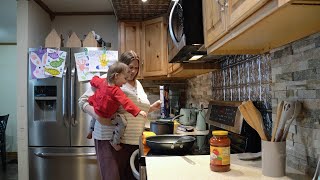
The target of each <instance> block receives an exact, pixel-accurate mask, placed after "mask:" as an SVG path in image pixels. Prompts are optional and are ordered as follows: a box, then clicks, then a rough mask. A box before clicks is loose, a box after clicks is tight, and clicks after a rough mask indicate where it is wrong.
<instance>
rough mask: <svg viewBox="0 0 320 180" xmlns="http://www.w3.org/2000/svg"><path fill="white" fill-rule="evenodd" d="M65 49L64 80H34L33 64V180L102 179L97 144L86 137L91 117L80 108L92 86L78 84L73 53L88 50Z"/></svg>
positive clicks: (30, 88)
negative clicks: (96, 151) (82, 96)
mask: <svg viewBox="0 0 320 180" xmlns="http://www.w3.org/2000/svg"><path fill="white" fill-rule="evenodd" d="M94 49H99V48H89V50H94ZM37 50H41V49H29V52H30V51H37ZM61 50H62V51H66V52H67V58H66V64H65V68H64V70H63V76H62V78H57V77H51V78H44V79H32V73H33V72H32V71H31V66H30V62H29V72H28V128H29V129H28V131H29V137H28V138H29V179H30V180H44V179H45V180H51V179H52V180H56V179H59V180H87V179H100V175H99V170H98V166H97V160H96V154H95V149H94V141H93V139H90V140H89V139H87V138H86V136H87V132H88V128H89V124H90V120H91V117H90V116H89V115H87V114H85V113H83V112H82V111H81V110H80V109H79V107H78V98H79V97H80V96H81V95H82V94H83V93H84V92H85V91H86V90H87V89H88V88H89V87H90V84H89V83H88V82H79V81H78V78H77V70H76V65H75V59H74V55H73V54H74V53H76V52H83V51H84V48H61ZM29 55H30V53H29ZM39 68H41V67H39Z"/></svg>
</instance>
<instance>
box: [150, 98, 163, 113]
mask: <svg viewBox="0 0 320 180" xmlns="http://www.w3.org/2000/svg"><path fill="white" fill-rule="evenodd" d="M160 107H161V101H160V100H158V101H156V102H154V103H153V104H151V105H150V109H149V113H150V112H153V111H156V110H158V109H160Z"/></svg>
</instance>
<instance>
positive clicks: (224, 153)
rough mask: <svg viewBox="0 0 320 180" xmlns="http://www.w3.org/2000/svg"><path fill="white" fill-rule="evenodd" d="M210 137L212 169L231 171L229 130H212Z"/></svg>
mask: <svg viewBox="0 0 320 180" xmlns="http://www.w3.org/2000/svg"><path fill="white" fill-rule="evenodd" d="M212 135H213V136H212V137H211V138H210V169H211V171H215V172H226V171H230V139H229V138H228V136H227V135H228V131H212Z"/></svg>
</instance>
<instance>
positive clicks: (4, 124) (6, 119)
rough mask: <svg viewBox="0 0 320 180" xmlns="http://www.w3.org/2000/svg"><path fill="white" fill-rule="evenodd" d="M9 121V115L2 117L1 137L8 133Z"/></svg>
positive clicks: (0, 123)
mask: <svg viewBox="0 0 320 180" xmlns="http://www.w3.org/2000/svg"><path fill="white" fill-rule="evenodd" d="M8 119H9V114H7V115H3V116H0V136H1V134H4V133H5V131H6V127H7V122H8Z"/></svg>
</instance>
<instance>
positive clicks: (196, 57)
mask: <svg viewBox="0 0 320 180" xmlns="http://www.w3.org/2000/svg"><path fill="white" fill-rule="evenodd" d="M202 56H203V55H194V56H192V57H191V58H190V59H189V60H190V61H195V60H198V59H200V58H201V57H202Z"/></svg>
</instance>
